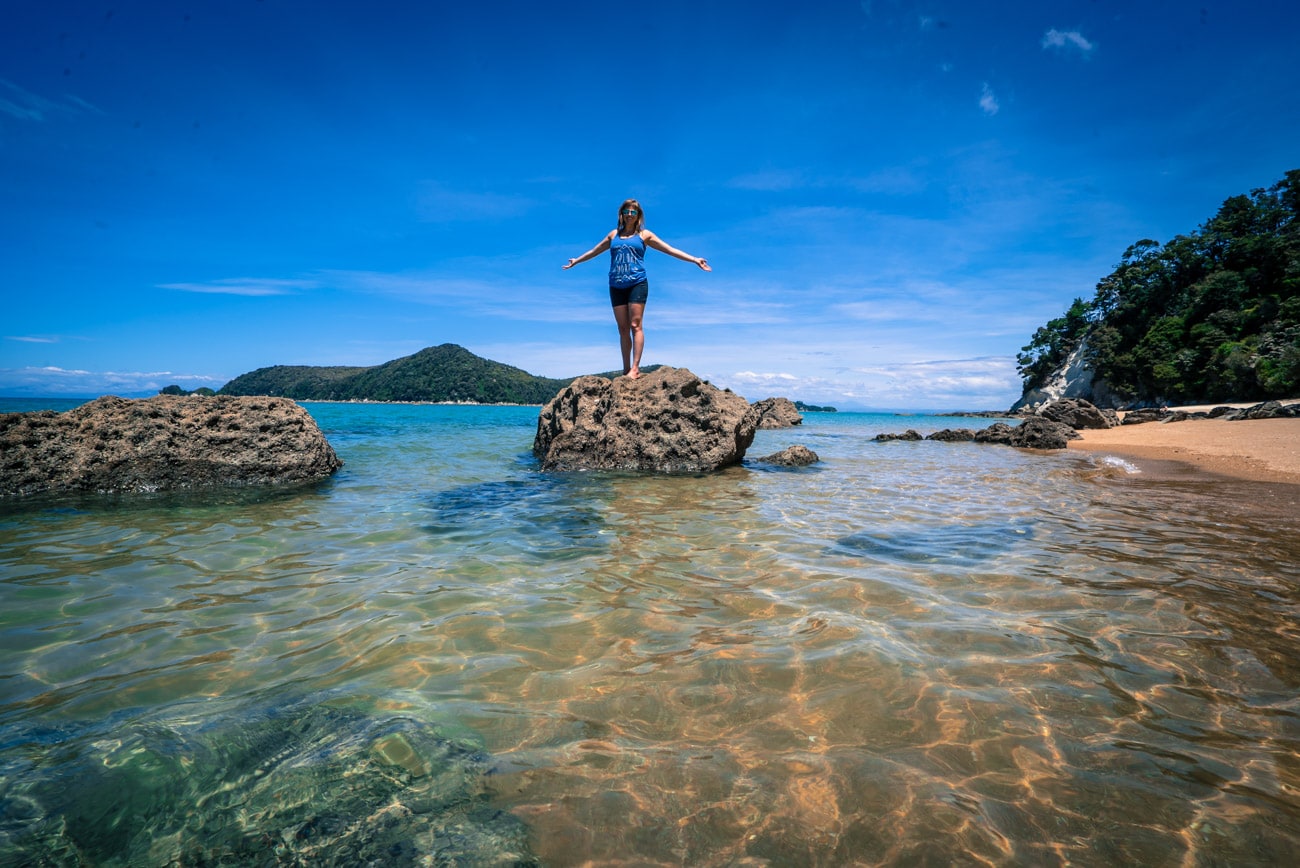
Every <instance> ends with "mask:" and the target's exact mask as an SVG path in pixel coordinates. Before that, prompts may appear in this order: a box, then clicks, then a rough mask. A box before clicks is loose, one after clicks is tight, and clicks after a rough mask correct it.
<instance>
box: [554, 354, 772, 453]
mask: <svg viewBox="0 0 1300 868" xmlns="http://www.w3.org/2000/svg"><path fill="white" fill-rule="evenodd" d="M757 428H758V413H757V412H756V411H755V410H754V409H753V408H752V407H751V406H750V405H749V402H748V401H746V400H745V399H744V398H742V397H740V396H739V395H737V394H735V393H733V392H731V391H723V390H721V389H718V388H717V387H715V386H712V385H710V384H708V383H706V382H704V381H703V380H701V379H700V378H699V377H697V376H696V375H695V374H693V373H691V372H690V371H689V370H687V369H685V368H670V367H662V368H659V369H658V370H656V371H654V372H653V373H650V374H645V375H643V376H641V377H639V378H637V379H635V380H633V379H630V378H628V377H619V378H618V379H616V380H612V381H611V380H608V379H606V378H604V377H595V376H588V377H579V378H578V379H576V380H574V381H573V382H572V383H570V384H569V385H568V386H566V387H565V388H564V389H561V390H560V392H559V393H558V394H557V395H556V396H555V397H554V398H552V399H551V401H550V403H548V404H547V405H546V406H545V407H543V408H542V411H541V413H540V414H539V415H538V417H537V435H536V437H535V438H534V439H533V454H534V455H536V456H537V457H538V458H539V459H540V460H541V463H542V469H543V470H562V471H564V470H640V471H655V472H667V473H697V472H708V471H713V470H718V469H720V468H723V467H727V466H729V465H732V464H738V463H740V461H741V460H742V459H743V458H744V457H745V450H746V449H748V448H749V446H750V444H751V443H753V442H754V432H755V431H756V430H757Z"/></svg>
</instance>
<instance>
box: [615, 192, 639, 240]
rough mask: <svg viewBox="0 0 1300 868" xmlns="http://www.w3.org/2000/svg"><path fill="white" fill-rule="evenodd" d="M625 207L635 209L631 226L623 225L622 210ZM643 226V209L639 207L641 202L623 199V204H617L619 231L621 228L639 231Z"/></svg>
mask: <svg viewBox="0 0 1300 868" xmlns="http://www.w3.org/2000/svg"><path fill="white" fill-rule="evenodd" d="M625 208H635V209H636V218H635V219H634V220H633V224H632V226H631V227H628V226H625V225H624V223H623V221H624V219H626V218H624V217H623V210H624V209H625ZM644 227H645V209H644V208H642V207H641V203H640V202H638V201H637V200H635V199H624V200H623V204H622V205H619V206H618V229H619V232H622V231H623V230H625V229H628V228H631V230H632V231H633V232H640V231H641V230H642V229H643V228H644Z"/></svg>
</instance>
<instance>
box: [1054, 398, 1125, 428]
mask: <svg viewBox="0 0 1300 868" xmlns="http://www.w3.org/2000/svg"><path fill="white" fill-rule="evenodd" d="M1038 415H1040V416H1042V417H1043V418H1044V419H1048V420H1051V421H1052V422H1060V423H1061V424H1063V425H1068V426H1070V427H1071V428H1074V429H1076V430H1078V429H1080V428H1100V429H1103V430H1104V429H1106V428H1114V427H1115V426H1116V425H1118V424H1119V416H1118V414H1116V412H1115V411H1114V410H1100V409H1098V408H1097V407H1096V406H1094V405H1093V404H1092V403H1091V402H1089V401H1085V400H1083V399H1082V398H1061V399H1060V400H1057V401H1053V402H1051V403H1050V404H1046V405H1044V406H1043V407H1041V408H1040V409H1039V410H1038Z"/></svg>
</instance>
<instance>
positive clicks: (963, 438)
mask: <svg viewBox="0 0 1300 868" xmlns="http://www.w3.org/2000/svg"><path fill="white" fill-rule="evenodd" d="M925 439H926V440H939V441H942V442H946V443H970V442H971V441H973V440H974V439H975V432H974V431H972V430H971V429H969V428H944V429H943V430H942V431H935V432H934V433H933V434H931V435H930V436H928V437H926V438H925Z"/></svg>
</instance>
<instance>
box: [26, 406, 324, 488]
mask: <svg viewBox="0 0 1300 868" xmlns="http://www.w3.org/2000/svg"><path fill="white" fill-rule="evenodd" d="M342 464H343V462H342V461H340V460H339V458H338V456H337V455H335V453H334V450H333V449H332V448H331V447H330V445H329V442H328V441H326V439H325V436H324V435H323V434H321V431H320V428H319V427H318V426H317V425H316V422H315V420H313V419H312V418H311V416H310V415H309V414H308V413H307V411H306V410H304V409H303V408H302V407H300V406H298V405H297V404H295V403H294V402H293V401H290V400H288V399H287V398H233V397H215V398H210V397H203V396H197V395H194V396H188V397H179V396H172V395H159V396H157V397H154V398H146V399H141V400H128V399H125V398H117V397H113V396H108V397H104V398H99V399H98V400H95V401H91V402H90V403H88V404H83V405H82V406H80V407H77V408H76V409H73V410H69V411H67V412H66V413H55V412H53V411H43V412H37V413H7V414H3V415H0V497H21V496H25V495H32V494H39V493H42V492H55V493H58V492H104V493H117V492H154V491H176V490H188V489H203V488H216V487H223V486H250V485H267V484H275V483H293V482H305V481H309V480H316V479H323V478H325V477H327V476H329V475H330V474H331V473H333V472H334V471H335V470H337V469H338V468H339V467H341V466H342Z"/></svg>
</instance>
